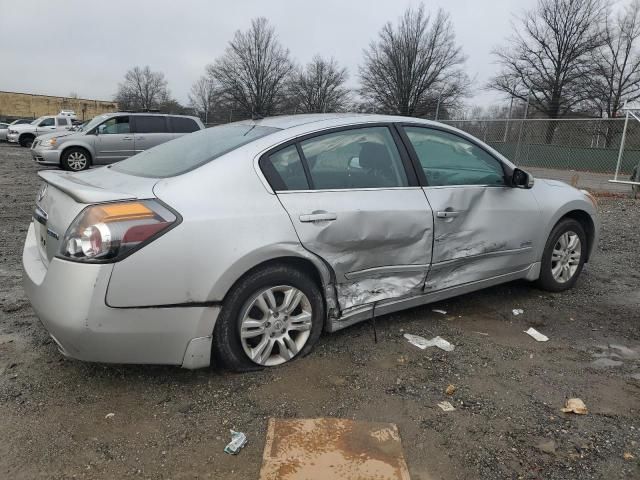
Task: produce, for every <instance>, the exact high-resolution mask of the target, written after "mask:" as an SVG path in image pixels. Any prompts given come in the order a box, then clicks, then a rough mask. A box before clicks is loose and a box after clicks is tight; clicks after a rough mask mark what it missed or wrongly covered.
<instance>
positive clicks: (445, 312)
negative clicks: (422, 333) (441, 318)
mask: <svg viewBox="0 0 640 480" xmlns="http://www.w3.org/2000/svg"><path fill="white" fill-rule="evenodd" d="M431 311H432V312H435V313H441V314H442V315H446V314H447V311H446V310H439V309H437V308H434V309H433V310H431Z"/></svg>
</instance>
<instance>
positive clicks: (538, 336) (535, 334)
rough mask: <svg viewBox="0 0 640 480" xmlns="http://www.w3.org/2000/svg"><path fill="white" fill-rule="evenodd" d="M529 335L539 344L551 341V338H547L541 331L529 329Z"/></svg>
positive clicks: (527, 332)
mask: <svg viewBox="0 0 640 480" xmlns="http://www.w3.org/2000/svg"><path fill="white" fill-rule="evenodd" d="M524 333H526V334H527V335H529V336H530V337H533V338H534V339H536V340H537V341H538V342H546V341H547V340H549V337H547V336H546V335H543V334H541V333H540V332H539V331H537V330H536V329H535V328H533V327H531V328H529V330H527V331H526V332H524Z"/></svg>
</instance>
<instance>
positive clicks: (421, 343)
mask: <svg viewBox="0 0 640 480" xmlns="http://www.w3.org/2000/svg"><path fill="white" fill-rule="evenodd" d="M404 338H406V339H407V340H408V341H409V343H410V344H411V345H415V346H416V347H418V348H421V349H422V350H424V349H425V348H428V347H438V348H440V349H441V350H444V351H445V352H453V350H454V349H455V348H456V347H455V345H452V344H451V343H449V342H447V341H446V340H445V339H444V338H442V337H434V338H432V339H431V340H427V339H426V338H424V337H421V336H420V335H412V334H410V333H405V334H404Z"/></svg>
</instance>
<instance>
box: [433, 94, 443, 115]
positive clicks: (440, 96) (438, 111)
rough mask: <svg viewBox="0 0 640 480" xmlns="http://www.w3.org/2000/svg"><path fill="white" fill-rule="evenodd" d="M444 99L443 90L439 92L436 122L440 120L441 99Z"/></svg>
mask: <svg viewBox="0 0 640 480" xmlns="http://www.w3.org/2000/svg"><path fill="white" fill-rule="evenodd" d="M441 100H442V92H440V93H439V94H438V103H437V104H436V118H435V120H436V122H437V121H438V114H439V113H440V101H441Z"/></svg>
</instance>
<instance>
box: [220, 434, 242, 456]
mask: <svg viewBox="0 0 640 480" xmlns="http://www.w3.org/2000/svg"><path fill="white" fill-rule="evenodd" d="M229 431H230V432H231V441H230V442H229V443H228V444H227V446H226V447H224V451H225V453H230V454H231V455H237V454H238V453H240V449H241V448H242V447H244V446H245V445H246V444H247V436H246V435H245V434H244V433H242V432H236V431H234V430H229Z"/></svg>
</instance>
